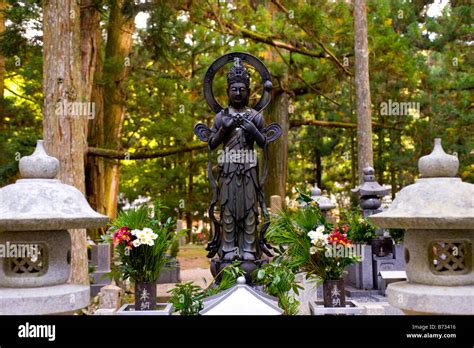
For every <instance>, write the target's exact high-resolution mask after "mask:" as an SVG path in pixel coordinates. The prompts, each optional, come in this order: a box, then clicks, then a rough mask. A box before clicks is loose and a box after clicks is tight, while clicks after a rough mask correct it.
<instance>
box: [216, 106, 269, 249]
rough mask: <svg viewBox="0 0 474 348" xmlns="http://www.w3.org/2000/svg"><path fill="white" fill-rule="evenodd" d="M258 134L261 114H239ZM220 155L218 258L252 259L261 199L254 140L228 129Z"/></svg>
mask: <svg viewBox="0 0 474 348" xmlns="http://www.w3.org/2000/svg"><path fill="white" fill-rule="evenodd" d="M225 112H226V111H225V110H224V111H221V112H219V113H218V114H217V115H216V117H215V119H214V124H213V126H212V131H213V132H217V130H218V129H219V128H220V127H221V125H222V117H223V116H224V113H225ZM241 115H243V116H244V117H246V118H247V119H249V120H251V122H252V123H253V124H254V125H255V126H256V127H257V129H258V130H259V131H262V129H263V127H264V120H263V117H262V115H261V114H259V113H257V112H256V111H255V110H253V109H248V113H244V114H241ZM223 151H224V152H220V155H219V159H218V162H219V166H218V168H219V174H218V183H219V204H220V211H221V213H220V214H221V224H222V229H223V231H222V232H223V233H222V240H221V247H220V248H219V253H220V254H221V256H223V255H225V254H226V253H229V252H235V251H236V247H237V248H238V253H239V254H238V256H241V255H240V254H241V253H243V252H248V253H253V254H254V255H255V257H256V258H258V257H259V256H260V255H259V254H260V250H258V243H257V241H258V236H257V234H258V233H257V225H258V207H259V199H260V197H261V192H260V187H259V180H258V164H257V157H256V151H255V152H254V139H253V138H252V136H251V135H250V134H247V133H246V132H245V131H244V130H243V129H242V128H240V127H237V128H234V129H232V130H231V131H230V132H229V133H228V134H227V135H226V136H225V138H224V141H223Z"/></svg>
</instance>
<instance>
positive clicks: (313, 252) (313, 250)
mask: <svg viewBox="0 0 474 348" xmlns="http://www.w3.org/2000/svg"><path fill="white" fill-rule="evenodd" d="M317 251H318V249H317V248H316V247H314V246H312V247H311V248H309V253H310V254H311V255H314V254H316V252H317Z"/></svg>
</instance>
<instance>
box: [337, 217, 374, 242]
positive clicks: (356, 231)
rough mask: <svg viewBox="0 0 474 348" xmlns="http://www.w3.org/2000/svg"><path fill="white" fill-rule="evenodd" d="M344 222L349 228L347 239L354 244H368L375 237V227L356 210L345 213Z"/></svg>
mask: <svg viewBox="0 0 474 348" xmlns="http://www.w3.org/2000/svg"><path fill="white" fill-rule="evenodd" d="M345 222H346V224H347V226H348V227H349V229H348V230H347V237H348V238H349V239H350V240H352V241H353V242H354V243H360V244H370V242H371V241H372V239H374V238H376V237H377V234H376V233H375V231H376V230H377V228H376V227H375V225H374V224H372V223H371V222H370V221H369V220H367V219H366V218H364V217H363V216H362V215H361V213H360V212H359V211H358V210H352V211H349V212H347V213H346V214H345Z"/></svg>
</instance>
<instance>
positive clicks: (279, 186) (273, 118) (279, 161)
mask: <svg viewBox="0 0 474 348" xmlns="http://www.w3.org/2000/svg"><path fill="white" fill-rule="evenodd" d="M265 122H266V124H270V123H272V122H276V123H278V124H279V125H280V126H281V129H282V135H281V137H280V139H278V140H277V141H275V142H273V143H271V144H270V145H269V146H268V176H267V182H266V184H265V197H266V201H267V206H268V207H269V206H270V196H273V195H279V196H280V197H281V198H282V206H283V205H284V203H285V197H286V176H287V171H288V165H287V162H288V130H289V121H288V94H287V93H285V92H283V91H281V92H279V93H278V94H274V95H273V98H272V101H271V103H270V105H269V106H268V112H267V117H266V120H265Z"/></svg>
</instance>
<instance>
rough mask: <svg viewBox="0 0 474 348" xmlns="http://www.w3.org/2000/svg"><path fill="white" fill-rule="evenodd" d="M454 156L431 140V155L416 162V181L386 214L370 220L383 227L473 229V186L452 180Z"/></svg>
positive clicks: (456, 162) (372, 217)
mask: <svg viewBox="0 0 474 348" xmlns="http://www.w3.org/2000/svg"><path fill="white" fill-rule="evenodd" d="M458 167H459V160H458V158H457V157H456V156H452V155H448V154H446V153H445V152H444V150H443V148H442V146H441V139H435V147H434V150H433V152H432V153H431V154H429V155H427V156H423V157H421V158H420V159H419V162H418V168H419V171H420V179H418V180H417V182H416V183H414V184H412V185H409V186H407V187H405V188H403V189H402V190H401V191H400V192H398V193H397V195H396V198H395V200H394V201H393V202H392V204H391V205H390V208H389V209H387V210H386V211H384V212H382V213H380V214H377V215H373V216H371V217H370V219H371V220H372V221H373V222H374V223H375V224H377V226H379V227H383V228H405V229H407V228H410V229H463V228H472V227H473V226H474V199H473V197H474V185H472V184H469V183H465V182H462V181H461V179H460V178H457V177H455V176H456V174H457V171H458Z"/></svg>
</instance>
